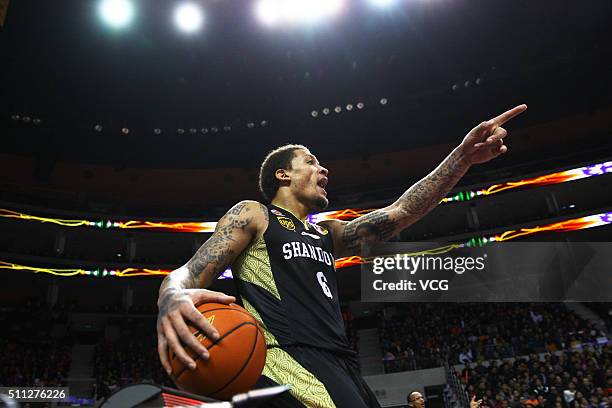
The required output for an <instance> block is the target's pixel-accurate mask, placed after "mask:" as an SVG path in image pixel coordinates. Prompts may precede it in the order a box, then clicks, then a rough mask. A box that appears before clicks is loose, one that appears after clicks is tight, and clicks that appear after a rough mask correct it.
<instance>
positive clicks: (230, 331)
mask: <svg viewBox="0 0 612 408" xmlns="http://www.w3.org/2000/svg"><path fill="white" fill-rule="evenodd" d="M222 310H227V309H222ZM245 325H252V326H255V329H256V330H257V331H258V332H259V326H258V325H257V324H256V323H253V322H242V323H240V324H239V325H237V326H234V327H233V328H232V329H231V330H229V331H227V333H224V334H223V336H221V337H219V338H218V339H217V340H215V341H214V342H212V343H211V345H210V346H208V350H210V349H212V348H213V347H214V346H216V345H217V344H218V343H219V342H220V341H221V340H223V339H224V338H226V337H227V336H229V335H230V334H232V333H233V332H235V331H236V330H238V329H239V328H241V327H242V326H245ZM258 334H259V333H258ZM255 339H257V336H256V337H255ZM191 358H194V359H195V361H196V364H197V361H198V360H199V359H200V358H201V356H200V355H199V354H198V355H197V356H195V357H193V356H191ZM250 358H251V356H250V355H249V359H250ZM185 371H187V367H185V366H183V369H182V370H181V371H180V372H179V373H178V374H176V376H173V379H174V381H175V382H176V380H178V378H179V377H180V376H181V375H182V374H183V373H184V372H185ZM215 392H218V391H215Z"/></svg>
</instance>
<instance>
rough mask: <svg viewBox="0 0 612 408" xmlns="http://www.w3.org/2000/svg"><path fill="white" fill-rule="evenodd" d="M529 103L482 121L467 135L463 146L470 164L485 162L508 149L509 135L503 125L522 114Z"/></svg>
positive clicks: (462, 143)
mask: <svg viewBox="0 0 612 408" xmlns="http://www.w3.org/2000/svg"><path fill="white" fill-rule="evenodd" d="M526 109H527V105H525V104H523V105H519V106H516V107H514V108H512V109H510V110H509V111H506V112H504V113H502V114H501V115H499V116H497V117H495V118H493V119H489V120H487V121H484V122H482V123H481V124H479V125H478V126H476V127H475V128H474V129H472V130H470V132H469V133H468V134H467V135H466V136H465V138H464V139H463V142H461V148H462V149H463V153H464V155H465V159H466V160H467V161H468V162H469V163H470V164H478V163H485V162H488V161H489V160H491V159H494V158H495V157H497V156H499V155H501V154H504V153H506V152H507V151H508V147H507V146H506V145H505V144H504V138H505V137H506V136H507V135H508V132H507V131H506V129H504V128H503V127H502V125H503V124H504V123H506V122H508V121H509V120H510V119H512V118H513V117H515V116H517V115H520V114H521V113H523V112H524V111H525V110H526Z"/></svg>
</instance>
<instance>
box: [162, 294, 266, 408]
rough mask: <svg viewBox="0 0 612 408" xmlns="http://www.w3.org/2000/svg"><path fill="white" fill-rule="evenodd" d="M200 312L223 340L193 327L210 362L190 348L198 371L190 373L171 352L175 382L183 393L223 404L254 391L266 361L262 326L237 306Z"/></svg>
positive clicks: (211, 305) (210, 306)
mask: <svg viewBox="0 0 612 408" xmlns="http://www.w3.org/2000/svg"><path fill="white" fill-rule="evenodd" d="M198 310H199V311H200V313H202V315H203V316H204V317H205V318H207V319H208V321H209V322H210V323H211V324H212V325H213V326H214V327H215V329H217V331H218V332H219V335H220V338H219V340H216V341H211V340H210V339H209V338H207V337H205V336H204V335H203V334H202V333H200V331H199V330H197V329H196V328H194V327H193V326H189V328H190V329H191V331H192V332H193V334H194V335H195V336H196V337H197V338H198V339H199V340H200V342H201V343H202V345H204V347H206V348H207V349H208V352H209V353H210V358H209V359H208V360H202V359H201V358H200V356H199V355H197V354H196V353H195V352H193V351H192V350H191V349H189V348H186V350H187V353H189V355H190V356H191V357H192V358H193V359H194V360H195V361H196V369H195V370H190V369H189V368H188V367H186V366H184V365H183V364H182V363H181V362H180V360H179V359H178V358H176V355H175V354H174V353H173V352H172V351H170V361H171V363H172V375H171V376H172V379H173V380H174V382H175V383H176V385H177V386H178V388H179V389H181V390H184V391H187V392H191V393H194V394H200V395H205V396H207V397H211V398H216V399H222V400H229V399H231V398H232V396H234V395H235V394H238V393H241V392H247V391H249V390H251V389H252V388H253V386H254V385H255V383H256V382H257V380H258V379H259V376H260V375H261V371H262V370H263V367H264V363H265V361H266V342H265V339H264V335H263V332H262V330H261V328H260V327H259V324H258V323H257V321H256V320H255V319H254V318H253V316H251V314H250V313H249V312H247V311H246V310H244V309H243V308H242V307H240V306H238V305H235V304H230V305H224V304H221V303H205V304H203V305H200V306H198Z"/></svg>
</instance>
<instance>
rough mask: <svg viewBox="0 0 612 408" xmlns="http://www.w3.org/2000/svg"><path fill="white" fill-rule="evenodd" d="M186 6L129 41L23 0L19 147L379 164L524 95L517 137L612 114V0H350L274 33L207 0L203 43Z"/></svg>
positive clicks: (74, 13)
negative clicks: (314, 157) (288, 147)
mask: <svg viewBox="0 0 612 408" xmlns="http://www.w3.org/2000/svg"><path fill="white" fill-rule="evenodd" d="M176 3H178V1H167V2H158V1H155V2H149V1H140V2H137V3H136V5H137V7H138V10H139V18H137V19H136V21H135V22H134V23H133V24H132V26H131V27H130V28H129V29H127V30H124V31H113V30H111V29H109V28H108V27H106V26H104V25H103V24H101V23H100V21H99V19H98V15H97V12H96V7H97V5H98V2H97V1H93V0H87V1H83V0H63V1H62V2H61V4H60V2H53V1H44V2H41V1H35V0H18V1H13V2H11V3H10V5H9V8H8V15H7V17H6V21H5V24H4V27H2V28H0V49H1V50H2V55H3V61H2V64H1V68H0V69H1V70H2V78H3V81H2V84H1V85H0V92H1V93H2V98H1V99H0V107H1V117H0V132H1V133H2V138H3V140H2V153H8V154H14V155H25V156H33V157H36V158H37V159H45V160H52V161H74V162H87V163H97V164H105V163H106V164H111V165H114V166H122V167H169V168H176V167H185V168H205V167H244V168H247V167H253V166H255V165H256V164H257V162H258V161H259V160H260V159H261V156H262V155H263V154H264V153H265V151H267V150H269V149H270V148H272V147H275V146H276V145H279V144H282V143H286V142H298V143H304V144H307V145H309V146H312V148H313V149H314V150H315V152H317V154H318V155H319V156H320V159H322V160H329V159H339V158H345V157H363V156H368V155H371V154H374V153H382V152H390V151H398V150H405V149H410V148H414V147H423V146H430V145H435V144H440V143H451V142H454V141H457V142H458V141H459V140H460V139H461V137H462V136H463V135H464V134H465V132H466V130H467V129H468V128H469V127H471V126H472V125H474V124H476V123H478V122H479V121H481V120H484V119H487V118H488V116H492V115H494V114H496V113H498V112H500V111H502V110H504V109H506V108H509V107H511V106H513V105H514V104H518V103H522V102H526V103H528V104H529V111H528V113H527V114H526V115H524V117H522V118H520V119H517V120H516V121H515V122H514V123H512V124H511V125H510V127H522V126H529V125H532V124H536V123H540V122H545V121H550V120H552V119H556V118H562V117H564V116H566V115H569V114H577V113H590V112H593V111H594V110H596V109H598V108H600V107H605V106H610V105H612V92H611V88H612V87H611V82H612V81H611V80H610V78H609V69H610V66H611V65H612V64H611V61H612V58H611V57H612V45H611V42H610V38H612V25H610V23H609V22H610V21H611V20H612V18H611V17H612V3H611V2H610V1H608V0H593V1H589V2H575V1H571V2H570V1H558V0H542V1H538V2H532V1H528V0H520V1H509V0H508V1H506V0H504V1H502V0H474V1H467V0H461V1H459V0H454V1H451V0H427V1H425V0H398V3H397V4H396V6H395V7H394V8H392V9H389V10H377V9H373V8H372V7H369V6H368V3H367V2H366V1H365V0H364V1H358V0H351V1H348V0H347V1H346V2H345V3H346V4H345V5H346V7H345V10H344V11H343V13H342V15H339V16H337V17H336V18H334V19H333V20H331V21H328V22H322V23H321V24H318V25H311V26H289V27H288V26H284V27H267V26H264V25H262V24H260V23H259V22H258V21H257V19H256V18H255V17H254V13H253V9H254V5H255V3H256V2H255V1H247V0H241V1H229V0H227V1H202V2H200V4H201V5H202V7H203V8H204V9H205V12H206V21H205V26H204V28H203V30H202V31H200V32H199V33H197V34H195V35H191V36H185V35H182V34H181V33H179V32H178V31H177V30H176V29H175V28H174V27H173V26H172V24H171V22H170V18H169V16H170V15H171V13H172V7H174V5H175V4H176ZM383 99H384V100H386V102H387V103H386V104H383V103H381V100H383ZM359 102H361V103H363V104H364V107H363V109H358V108H357V104H358V103H359ZM348 104H352V105H353V109H352V110H350V111H348V110H347V105H348ZM336 106H339V107H341V112H340V113H335V112H334V108H335V107H336ZM324 108H328V109H330V110H331V112H330V113H329V114H328V115H325V114H323V109H324ZM312 111H317V112H318V116H317V117H313V116H312ZM16 115H17V116H19V119H16V117H17V116H16ZM24 117H28V118H30V120H29V121H24V120H23V118H24ZM34 119H39V120H40V123H36V124H35V123H34ZM250 124H252V125H250ZM96 125H98V126H100V127H99V128H98V129H99V130H101V131H97V130H95V127H96ZM123 128H125V129H129V133H127V134H124V133H123V132H122V131H121V129H123ZM179 128H180V129H184V133H182V134H180V133H178V129H179ZM213 128H216V129H217V132H213ZM154 129H160V131H161V132H160V133H159V134H156V133H155V131H154ZM191 129H193V130H195V132H194V133H192V130H191ZM202 129H206V133H203V132H202ZM559 143H563V141H559ZM590 147H591V148H592V147H593V146H590Z"/></svg>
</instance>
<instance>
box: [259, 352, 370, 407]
mask: <svg viewBox="0 0 612 408" xmlns="http://www.w3.org/2000/svg"><path fill="white" fill-rule="evenodd" d="M280 384H289V385H291V391H290V392H289V393H285V394H284V395H282V396H279V397H277V398H276V399H274V400H273V401H271V402H269V403H266V407H274V408H297V407H300V408H303V407H308V408H331V407H338V408H380V404H379V403H378V401H377V400H376V397H375V396H374V393H373V392H372V390H370V387H368V385H367V384H366V382H365V381H364V379H363V378H362V377H361V375H360V374H359V369H358V364H357V361H356V360H355V358H354V357H352V356H344V355H338V354H335V353H332V352H330V351H326V350H322V349H317V348H312V347H303V346H288V347H287V346H285V347H283V348H281V347H271V348H269V349H268V354H267V357H266V365H265V367H264V371H263V374H262V376H261V378H260V379H259V381H258V383H257V386H256V388H263V387H272V386H275V385H280Z"/></svg>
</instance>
